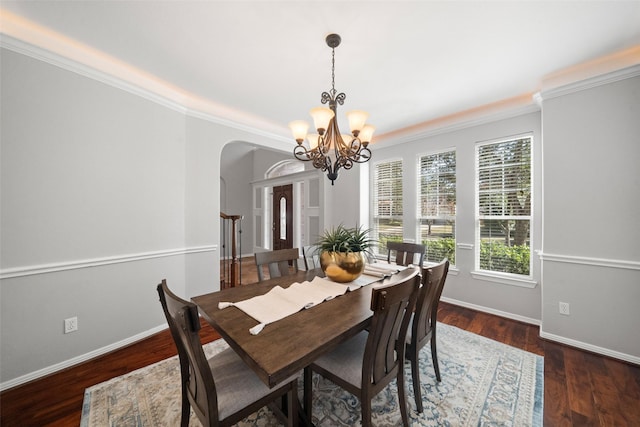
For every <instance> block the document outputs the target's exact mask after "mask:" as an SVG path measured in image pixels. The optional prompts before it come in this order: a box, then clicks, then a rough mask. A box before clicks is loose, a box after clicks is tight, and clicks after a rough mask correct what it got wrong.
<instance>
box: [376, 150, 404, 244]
mask: <svg viewBox="0 0 640 427" xmlns="http://www.w3.org/2000/svg"><path fill="white" fill-rule="evenodd" d="M372 199H373V221H372V226H371V228H372V230H373V238H374V239H377V240H378V242H379V244H380V246H379V247H378V248H377V253H378V254H380V255H382V254H386V247H387V241H388V240H397V241H402V160H393V161H389V162H384V163H378V164H376V165H375V169H374V179H373V197H372Z"/></svg>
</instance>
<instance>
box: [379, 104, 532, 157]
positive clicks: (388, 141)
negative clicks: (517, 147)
mask: <svg viewBox="0 0 640 427" xmlns="http://www.w3.org/2000/svg"><path fill="white" fill-rule="evenodd" d="M534 100H535V95H534V94H525V95H522V96H520V97H516V98H512V99H510V100H505V101H501V102H498V103H495V104H489V105H486V106H483V107H479V108H476V109H473V110H468V111H463V112H461V113H458V114H455V115H451V116H447V117H443V118H440V119H436V120H432V121H429V122H424V123H421V124H418V125H416V126H413V127H411V128H407V129H404V130H400V131H397V132H389V133H386V134H383V135H381V136H379V137H377V138H376V141H375V142H374V143H372V145H373V146H375V144H378V143H381V142H384V144H385V146H386V147H389V146H393V145H398V144H404V143H407V142H414V141H418V140H421V139H425V138H429V137H433V136H437V135H441V134H445V133H451V132H456V131H459V130H463V129H467V128H471V127H475V126H480V125H484V124H489V123H493V122H497V121H499V120H505V119H510V118H513V117H518V116H522V115H525V114H530V113H535V112H539V111H540V105H539V104H537V103H536V102H534Z"/></svg>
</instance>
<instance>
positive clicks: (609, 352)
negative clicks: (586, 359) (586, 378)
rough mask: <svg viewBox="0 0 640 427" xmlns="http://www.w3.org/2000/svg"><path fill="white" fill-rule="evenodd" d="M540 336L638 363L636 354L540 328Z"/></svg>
mask: <svg viewBox="0 0 640 427" xmlns="http://www.w3.org/2000/svg"><path fill="white" fill-rule="evenodd" d="M540 337H541V338H544V339H547V340H550V341H555V342H558V343H560V344H566V345H568V346H571V347H576V348H579V349H581V350H586V351H590V352H592V353H597V354H601V355H603V356H608V357H612V358H614V359H618V360H623V361H625V362H629V363H633V364H635V365H640V357H638V356H633V355H631V354H626V353H620V352H619V351H615V350H610V349H608V348H604V347H598V346H597V345H593V344H589V343H585V342H582V341H577V340H574V339H571V338H566V337H563V336H560V335H555V334H551V333H549V332H544V331H543V330H542V329H540Z"/></svg>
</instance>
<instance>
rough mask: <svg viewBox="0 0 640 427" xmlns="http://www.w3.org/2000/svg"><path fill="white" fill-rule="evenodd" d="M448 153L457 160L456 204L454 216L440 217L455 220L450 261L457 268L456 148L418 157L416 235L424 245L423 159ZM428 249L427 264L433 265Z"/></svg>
mask: <svg viewBox="0 0 640 427" xmlns="http://www.w3.org/2000/svg"><path fill="white" fill-rule="evenodd" d="M448 153H453V156H454V159H455V170H454V177H455V189H454V194H455V202H454V211H455V212H454V214H453V215H452V216H451V215H442V216H440V219H444V220H447V219H451V218H453V239H454V245H453V254H454V255H453V256H454V259H450V260H449V261H451V265H452V266H455V259H456V258H457V256H458V254H457V233H456V227H457V220H458V215H457V210H458V150H457V148H456V147H447V148H442V149H438V150H434V151H429V152H424V153H420V154H418V155H417V156H416V195H415V197H416V211H417V212H416V231H415V235H416V236H417V242H418V243H420V244H423V242H422V233H421V229H422V220H423V219H426V217H424V216H422V203H421V202H422V178H423V175H422V174H421V171H422V168H421V164H422V159H423V158H424V157H429V156H437V155H442V154H448ZM427 254H428V248H427V253H425V262H426V263H432V262H434V261H428V255H427Z"/></svg>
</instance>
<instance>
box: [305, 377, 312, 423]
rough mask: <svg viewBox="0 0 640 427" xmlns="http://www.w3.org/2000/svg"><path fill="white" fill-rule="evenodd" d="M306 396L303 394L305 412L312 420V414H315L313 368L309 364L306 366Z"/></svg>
mask: <svg viewBox="0 0 640 427" xmlns="http://www.w3.org/2000/svg"><path fill="white" fill-rule="evenodd" d="M303 381H304V384H303V386H304V396H303V401H304V412H305V414H306V415H307V419H308V420H309V421H311V416H312V415H313V408H312V403H311V402H312V400H313V394H312V393H313V384H312V381H313V371H312V370H311V368H310V367H309V366H307V367H306V368H304V380H303Z"/></svg>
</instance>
